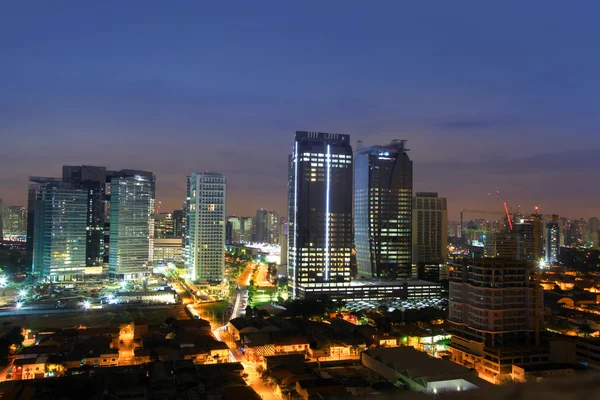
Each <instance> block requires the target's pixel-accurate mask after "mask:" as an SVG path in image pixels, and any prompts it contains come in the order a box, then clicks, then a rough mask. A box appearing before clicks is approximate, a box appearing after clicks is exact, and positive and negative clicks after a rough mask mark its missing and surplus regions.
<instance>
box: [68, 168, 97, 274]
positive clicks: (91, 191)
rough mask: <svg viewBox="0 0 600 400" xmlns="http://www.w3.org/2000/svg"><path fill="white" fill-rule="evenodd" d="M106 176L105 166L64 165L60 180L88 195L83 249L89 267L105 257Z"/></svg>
mask: <svg viewBox="0 0 600 400" xmlns="http://www.w3.org/2000/svg"><path fill="white" fill-rule="evenodd" d="M106 176H107V171H106V168H105V167H95V166H89V165H83V166H74V165H65V166H63V170H62V181H63V182H64V183H65V184H68V185H70V186H71V187H72V188H77V189H81V190H84V191H85V192H86V193H87V196H88V204H87V217H86V224H87V231H86V241H85V249H86V265H87V266H90V267H91V266H101V265H102V263H103V262H104V259H105V251H104V236H105V233H104V229H105V223H106V214H105V205H106V201H105V200H106V199H105V190H106Z"/></svg>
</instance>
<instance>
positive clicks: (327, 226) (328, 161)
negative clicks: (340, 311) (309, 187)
mask: <svg viewBox="0 0 600 400" xmlns="http://www.w3.org/2000/svg"><path fill="white" fill-rule="evenodd" d="M325 162H326V164H327V188H326V192H325V273H324V274H323V276H324V278H325V281H328V280H329V183H330V181H331V146H330V145H327V155H326V156H325Z"/></svg>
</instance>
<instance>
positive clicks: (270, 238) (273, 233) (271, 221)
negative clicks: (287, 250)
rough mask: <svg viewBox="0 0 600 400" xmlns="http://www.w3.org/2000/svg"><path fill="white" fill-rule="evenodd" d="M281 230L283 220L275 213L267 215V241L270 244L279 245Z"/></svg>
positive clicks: (270, 212) (271, 212)
mask: <svg viewBox="0 0 600 400" xmlns="http://www.w3.org/2000/svg"><path fill="white" fill-rule="evenodd" d="M280 229H281V218H280V217H279V214H277V213H276V212H275V211H269V212H268V213H267V241H266V243H268V244H279V231H280Z"/></svg>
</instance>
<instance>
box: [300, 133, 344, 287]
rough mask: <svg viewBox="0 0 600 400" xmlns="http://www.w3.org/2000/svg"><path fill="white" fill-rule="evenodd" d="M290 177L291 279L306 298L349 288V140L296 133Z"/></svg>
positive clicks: (338, 136) (321, 134) (335, 136)
mask: <svg viewBox="0 0 600 400" xmlns="http://www.w3.org/2000/svg"><path fill="white" fill-rule="evenodd" d="M288 176H289V180H288V182H289V185H288V195H289V196H288V221H289V236H288V244H289V246H288V271H289V272H288V276H289V277H291V279H292V285H291V289H292V295H293V296H298V297H302V298H303V297H307V295H309V294H310V295H314V294H317V293H320V292H324V291H325V290H326V289H325V290H324V288H327V287H330V286H336V285H338V284H340V283H344V282H350V255H351V252H352V147H351V145H350V136H349V135H340V134H337V133H322V132H302V131H299V132H296V136H295V141H294V145H293V149H292V153H291V154H290V156H289V169H288ZM309 292H310V293H309Z"/></svg>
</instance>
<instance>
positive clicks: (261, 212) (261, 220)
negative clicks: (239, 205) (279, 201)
mask: <svg viewBox="0 0 600 400" xmlns="http://www.w3.org/2000/svg"><path fill="white" fill-rule="evenodd" d="M268 215H269V212H268V211H267V210H265V209H262V208H261V209H258V210H256V217H255V218H254V232H253V235H252V241H253V242H254V243H267V216H268Z"/></svg>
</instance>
